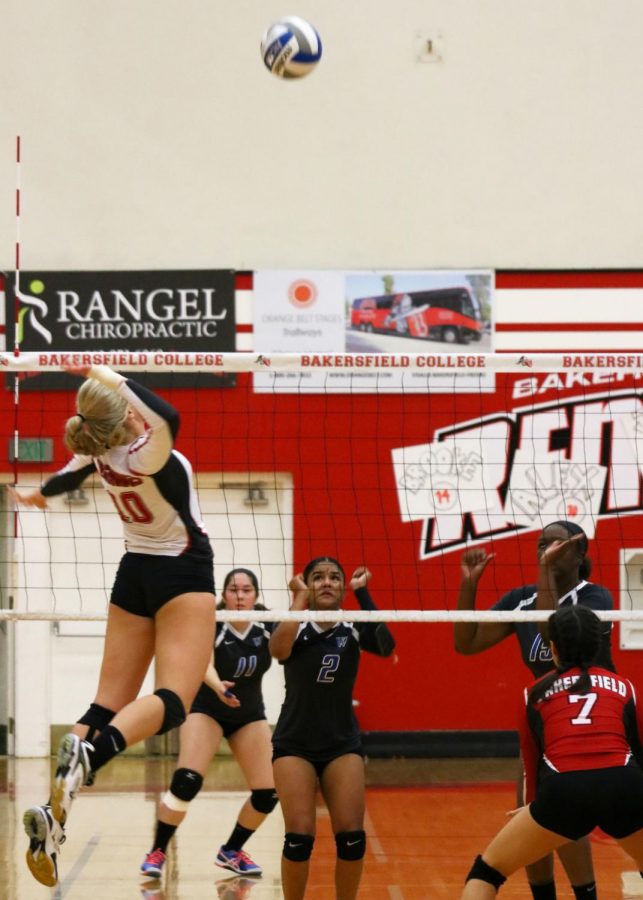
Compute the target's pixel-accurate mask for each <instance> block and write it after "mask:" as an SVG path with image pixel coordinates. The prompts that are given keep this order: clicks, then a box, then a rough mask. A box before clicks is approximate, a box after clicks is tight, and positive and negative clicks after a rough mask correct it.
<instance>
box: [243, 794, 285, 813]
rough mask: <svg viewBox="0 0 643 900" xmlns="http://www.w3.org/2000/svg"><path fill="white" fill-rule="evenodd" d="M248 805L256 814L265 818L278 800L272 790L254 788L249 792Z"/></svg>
mask: <svg viewBox="0 0 643 900" xmlns="http://www.w3.org/2000/svg"><path fill="white" fill-rule="evenodd" d="M250 803H251V804H252V808H253V809H255V810H256V811H257V812H258V813H263V814H264V815H266V816H267V815H268V813H271V812H272V811H273V809H274V808H275V806H276V805H277V804H278V803H279V798H278V797H277V792H276V791H275V789H274V788H256V789H255V790H254V791H251V792H250Z"/></svg>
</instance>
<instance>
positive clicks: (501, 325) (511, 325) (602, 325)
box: [496, 322, 643, 333]
mask: <svg viewBox="0 0 643 900" xmlns="http://www.w3.org/2000/svg"><path fill="white" fill-rule="evenodd" d="M496 331H596V332H597V333H600V332H602V331H643V322H498V323H496Z"/></svg>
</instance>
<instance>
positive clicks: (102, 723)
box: [78, 703, 116, 743]
mask: <svg viewBox="0 0 643 900" xmlns="http://www.w3.org/2000/svg"><path fill="white" fill-rule="evenodd" d="M115 715H116V713H115V712H114V710H113V709H107V707H106V706H100V704H98V703H92V704H91V705H90V707H89V709H88V710H87V712H86V713H85V715H84V716H82V718H80V719H79V720H78V724H79V725H89V731H88V732H87V735H86V737H85V740H86V741H89V742H90V743H91V741H93V739H94V738H95V737H96V735H97V734H100V733H101V731H102V730H103V728H107V726H108V725H109V723H110V722H111V721H112V719H113V718H114V716H115Z"/></svg>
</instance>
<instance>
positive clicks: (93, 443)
mask: <svg viewBox="0 0 643 900" xmlns="http://www.w3.org/2000/svg"><path fill="white" fill-rule="evenodd" d="M127 408H128V403H127V400H126V399H125V397H122V396H121V395H120V394H119V393H117V392H116V391H113V390H110V389H109V388H108V387H105V385H104V384H101V383H100V382H99V381H95V380H94V379H93V378H88V379H87V381H85V382H83V384H82V385H81V386H80V388H79V390H78V394H77V395H76V409H77V410H78V412H77V414H76V415H75V416H72V417H71V418H70V419H68V420H67V422H66V424H65V445H66V447H67V449H68V450H71V452H72V453H79V454H81V455H83V456H94V457H96V456H102V454H103V453H105V451H106V450H108V449H109V448H110V447H118V446H119V445H120V444H127V443H129V441H131V440H132V434H131V433H130V431H129V430H128V428H127V427H126V425H125V417H126V415H127Z"/></svg>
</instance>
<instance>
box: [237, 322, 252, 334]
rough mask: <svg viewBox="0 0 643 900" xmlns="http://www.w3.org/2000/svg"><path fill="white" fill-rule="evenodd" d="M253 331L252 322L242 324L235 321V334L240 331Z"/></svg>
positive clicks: (240, 332)
mask: <svg viewBox="0 0 643 900" xmlns="http://www.w3.org/2000/svg"><path fill="white" fill-rule="evenodd" d="M253 331H254V326H253V325H252V324H242V325H240V324H239V323H238V322H237V327H236V332H237V334H242V333H252V332H253Z"/></svg>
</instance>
